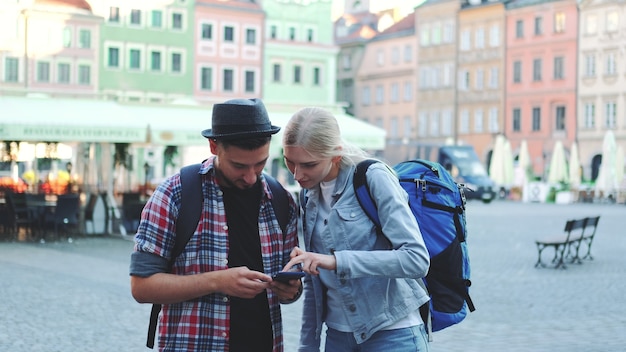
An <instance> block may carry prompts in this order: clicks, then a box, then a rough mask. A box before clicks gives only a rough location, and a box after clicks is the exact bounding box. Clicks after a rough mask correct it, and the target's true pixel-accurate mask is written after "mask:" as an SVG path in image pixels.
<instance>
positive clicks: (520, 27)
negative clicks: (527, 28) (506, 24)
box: [515, 20, 524, 39]
mask: <svg viewBox="0 0 626 352" xmlns="http://www.w3.org/2000/svg"><path fill="white" fill-rule="evenodd" d="M515 38H518V39H520V38H524V21H522V20H517V22H515Z"/></svg>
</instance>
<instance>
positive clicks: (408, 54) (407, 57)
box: [404, 45, 413, 62]
mask: <svg viewBox="0 0 626 352" xmlns="http://www.w3.org/2000/svg"><path fill="white" fill-rule="evenodd" d="M411 61H413V47H412V46H410V45H406V46H405V47H404V62H411Z"/></svg>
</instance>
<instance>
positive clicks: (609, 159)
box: [596, 130, 617, 197]
mask: <svg viewBox="0 0 626 352" xmlns="http://www.w3.org/2000/svg"><path fill="white" fill-rule="evenodd" d="M616 154H617V145H616V144H615V135H614V134H613V131H611V130H608V131H606V133H605V134H604V140H603V141H602V163H601V164H600V171H599V172H598V178H596V192H597V193H599V194H601V197H609V196H610V195H611V194H612V193H613V192H615V190H617V175H616V172H615V171H616V167H615V160H616Z"/></svg>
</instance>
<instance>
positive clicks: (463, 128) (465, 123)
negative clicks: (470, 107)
mask: <svg viewBox="0 0 626 352" xmlns="http://www.w3.org/2000/svg"><path fill="white" fill-rule="evenodd" d="M469 130H470V113H469V111H467V110H463V111H461V122H460V124H459V132H461V133H468V132H469Z"/></svg>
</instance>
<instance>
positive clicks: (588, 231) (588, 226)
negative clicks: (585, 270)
mask: <svg viewBox="0 0 626 352" xmlns="http://www.w3.org/2000/svg"><path fill="white" fill-rule="evenodd" d="M586 220H587V222H586V223H585V228H584V230H583V233H582V234H581V236H580V238H579V241H577V242H572V243H571V245H570V247H573V246H575V248H570V249H572V255H571V257H572V262H577V263H582V259H589V260H593V256H591V245H592V244H593V239H594V237H595V236H596V229H597V228H598V222H600V216H592V217H588V218H586ZM583 243H585V245H586V246H587V253H586V254H585V255H584V256H583V257H582V258H581V257H580V255H579V252H580V247H581V245H582V244H583ZM568 251H569V250H568Z"/></svg>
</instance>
